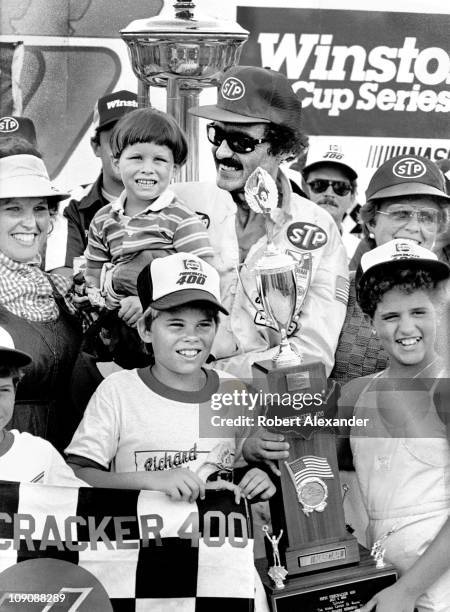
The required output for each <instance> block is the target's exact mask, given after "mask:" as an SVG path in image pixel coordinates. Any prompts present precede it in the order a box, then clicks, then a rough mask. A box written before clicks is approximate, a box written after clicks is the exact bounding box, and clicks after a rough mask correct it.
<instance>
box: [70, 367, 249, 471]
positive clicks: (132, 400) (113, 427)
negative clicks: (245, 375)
mask: <svg viewBox="0 0 450 612" xmlns="http://www.w3.org/2000/svg"><path fill="white" fill-rule="evenodd" d="M204 372H205V374H206V383H205V385H204V386H203V388H202V389H200V391H198V392H187V391H178V390H175V389H172V388H170V387H167V386H166V385H164V384H163V383H161V382H160V381H159V380H157V379H156V378H155V377H154V376H153V374H152V373H151V370H150V368H144V369H142V370H122V371H120V372H116V373H114V374H111V375H110V376H108V378H106V379H105V380H104V381H103V382H102V383H101V384H100V385H99V387H98V388H97V390H96V392H95V393H94V395H93V396H92V398H91V400H90V402H89V404H88V406H87V408H86V411H85V414H84V416H83V420H82V421H81V423H80V425H79V427H78V429H77V431H76V432H75V434H74V436H73V439H72V442H71V443H70V444H69V446H68V447H67V448H66V450H65V452H66V454H68V455H77V456H81V457H84V458H87V459H90V460H92V461H94V462H96V463H97V464H99V465H100V466H102V467H104V468H105V469H108V468H109V469H111V471H114V472H117V473H123V472H137V471H150V472H152V471H161V470H167V469H172V468H177V467H184V468H189V469H191V470H193V471H195V472H197V474H198V475H199V476H200V477H201V478H202V479H203V480H205V481H206V480H207V478H208V477H209V476H210V475H211V474H213V473H214V472H217V471H219V470H230V469H231V468H232V466H233V463H234V459H235V453H236V448H237V447H239V441H240V440H241V439H242V438H243V436H244V435H248V432H247V434H244V430H243V429H241V428H240V427H239V425H237V424H236V425H235V424H234V423H233V424H228V425H225V426H222V427H220V426H217V427H216V426H215V425H213V423H216V422H217V423H219V417H220V415H221V413H222V408H221V407H220V405H219V403H220V402H217V406H216V404H214V406H216V407H213V404H212V402H211V398H213V399H215V400H217V398H218V397H219V394H223V393H227V394H232V393H233V391H234V390H237V391H239V390H240V391H242V389H243V384H242V383H241V382H240V381H239V380H237V379H235V378H233V377H231V376H229V375H227V374H224V375H223V374H222V373H220V376H219V373H218V372H216V371H215V370H204ZM224 410H225V411H228V414H229V413H230V407H224ZM236 410H238V409H236ZM235 416H236V415H235ZM214 417H215V418H214ZM213 419H214V420H213ZM236 423H237V421H236Z"/></svg>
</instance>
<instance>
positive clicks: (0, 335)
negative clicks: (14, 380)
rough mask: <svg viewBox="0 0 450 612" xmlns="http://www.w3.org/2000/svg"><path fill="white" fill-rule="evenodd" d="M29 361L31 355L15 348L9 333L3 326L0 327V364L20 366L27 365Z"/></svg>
mask: <svg viewBox="0 0 450 612" xmlns="http://www.w3.org/2000/svg"><path fill="white" fill-rule="evenodd" d="M31 361H32V359H31V356H30V355H28V353H24V352H23V351H18V350H17V349H16V347H15V346H14V340H13V339H12V337H11V334H10V333H9V332H7V331H6V329H5V328H4V327H0V364H1V365H7V366H16V367H19V368H20V367H22V366H26V365H28V364H29V363H31Z"/></svg>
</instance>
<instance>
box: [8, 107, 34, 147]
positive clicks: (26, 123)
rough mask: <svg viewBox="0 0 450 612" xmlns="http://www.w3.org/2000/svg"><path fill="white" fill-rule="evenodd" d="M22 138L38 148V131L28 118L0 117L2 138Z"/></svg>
mask: <svg viewBox="0 0 450 612" xmlns="http://www.w3.org/2000/svg"><path fill="white" fill-rule="evenodd" d="M11 136H20V138H25V140H28V142H29V143H30V144H32V145H33V146H34V147H35V146H36V129H35V127H34V123H33V122H32V121H31V119H29V118H28V117H17V116H16V115H14V116H9V115H8V116H5V117H0V137H11Z"/></svg>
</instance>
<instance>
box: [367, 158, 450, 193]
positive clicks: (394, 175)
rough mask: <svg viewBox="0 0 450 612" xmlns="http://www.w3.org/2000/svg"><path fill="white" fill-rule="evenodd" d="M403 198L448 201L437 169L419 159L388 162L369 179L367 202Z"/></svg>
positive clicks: (401, 159) (429, 162)
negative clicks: (432, 197)
mask: <svg viewBox="0 0 450 612" xmlns="http://www.w3.org/2000/svg"><path fill="white" fill-rule="evenodd" d="M404 195H433V196H439V197H440V198H444V199H445V200H450V196H448V195H447V194H446V193H445V182H444V176H443V174H442V172H441V171H440V169H439V168H438V166H437V165H436V164H435V163H434V162H432V161H431V160H429V159H427V158H426V157H421V156H419V155H400V157H393V158H392V159H388V160H387V161H386V162H384V164H383V165H382V166H380V167H379V168H378V170H377V171H376V172H375V174H374V175H373V176H372V178H371V180H370V183H369V186H368V187H367V191H366V199H367V201H369V200H378V199H380V198H391V197H396V196H404Z"/></svg>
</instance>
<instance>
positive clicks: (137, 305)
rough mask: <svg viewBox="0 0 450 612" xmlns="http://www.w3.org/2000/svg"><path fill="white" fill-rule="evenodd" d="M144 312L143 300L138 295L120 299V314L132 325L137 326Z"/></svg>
mask: <svg viewBox="0 0 450 612" xmlns="http://www.w3.org/2000/svg"><path fill="white" fill-rule="evenodd" d="M141 314H142V306H141V301H140V299H139V298H138V296H137V295H129V296H127V297H124V298H122V299H121V300H120V309H119V312H118V315H119V317H120V318H121V319H123V321H124V322H125V323H126V324H127V325H129V326H130V327H136V323H137V322H138V319H139V317H140V316H141Z"/></svg>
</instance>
